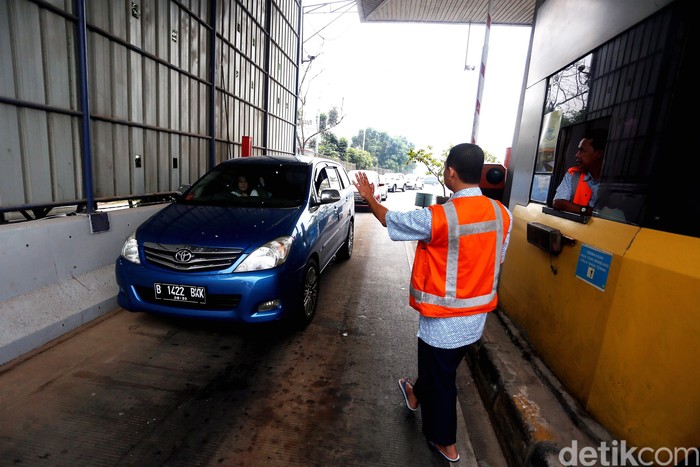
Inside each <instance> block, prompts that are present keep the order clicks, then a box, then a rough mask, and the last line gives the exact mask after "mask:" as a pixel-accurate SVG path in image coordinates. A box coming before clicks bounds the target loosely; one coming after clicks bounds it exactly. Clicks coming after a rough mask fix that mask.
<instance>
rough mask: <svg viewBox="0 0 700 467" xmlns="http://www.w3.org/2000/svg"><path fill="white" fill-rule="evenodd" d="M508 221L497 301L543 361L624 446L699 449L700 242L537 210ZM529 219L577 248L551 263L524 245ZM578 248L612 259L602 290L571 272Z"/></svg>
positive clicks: (520, 209)
mask: <svg viewBox="0 0 700 467" xmlns="http://www.w3.org/2000/svg"><path fill="white" fill-rule="evenodd" d="M513 217H514V225H513V232H512V234H511V242H510V246H509V249H508V253H507V256H506V262H505V264H504V267H503V275H502V277H501V284H500V288H499V298H500V305H501V307H502V308H503V309H504V310H505V312H506V313H507V314H508V316H509V317H510V318H511V319H512V320H513V321H514V322H515V323H516V324H517V325H518V327H519V328H520V329H521V330H522V331H523V332H524V333H525V335H526V336H527V338H528V340H529V341H530V343H531V344H532V345H533V347H534V348H535V349H536V350H537V352H538V353H539V355H540V356H541V357H542V359H543V360H544V361H545V362H546V363H547V364H548V366H549V367H550V368H551V369H552V370H553V371H554V372H555V373H556V374H557V376H558V377H559V378H560V379H561V381H562V382H563V383H564V385H565V386H566V387H567V389H568V390H569V391H570V392H571V394H572V395H574V396H575V397H576V398H577V399H578V400H579V401H580V402H581V403H582V405H584V406H585V407H586V408H587V409H588V410H589V412H590V413H591V414H593V415H594V416H595V417H596V418H597V419H598V420H599V421H600V423H602V424H603V425H604V426H606V428H608V430H610V432H611V433H613V434H614V435H615V436H616V437H618V438H620V439H624V440H626V441H627V443H628V445H633V446H639V447H651V448H659V447H669V448H673V447H697V446H700V370H698V365H699V364H700V362H699V361H698V360H699V359H700V239H697V238H690V237H683V236H679V235H674V234H668V233H664V232H658V231H653V230H648V229H640V228H639V227H635V226H630V225H625V224H621V223H617V222H611V221H606V220H603V219H598V218H593V219H591V220H590V222H589V223H588V224H580V223H577V222H572V221H568V220H565V219H560V218H558V217H555V216H550V215H546V214H543V213H542V206H541V205H537V204H531V205H529V206H527V207H523V206H516V208H515V209H514V211H513ZM528 222H539V223H541V224H545V225H548V226H550V227H553V228H556V229H559V230H560V231H561V232H562V233H563V234H564V235H567V236H569V237H573V238H574V239H576V244H575V245H574V246H564V247H563V251H562V253H561V254H560V255H559V256H553V257H550V255H549V254H548V253H546V252H544V251H542V250H540V249H539V248H537V247H536V246H534V245H531V244H529V243H528V242H527V236H526V227H527V223H528ZM581 244H586V245H588V246H591V247H593V248H596V249H599V250H603V251H606V252H608V253H610V254H612V256H613V259H612V264H611V267H610V271H609V275H608V280H607V285H606V287H605V290H604V291H602V290H599V289H597V288H595V287H593V286H592V285H590V284H589V283H587V282H585V281H583V280H581V279H580V278H578V277H576V275H575V270H576V264H577V262H578V256H579V252H580V250H581ZM552 267H554V268H555V269H556V274H554V272H553V271H552Z"/></svg>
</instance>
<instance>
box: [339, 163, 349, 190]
mask: <svg viewBox="0 0 700 467" xmlns="http://www.w3.org/2000/svg"><path fill="white" fill-rule="evenodd" d="M336 168H337V169H338V174H339V175H340V183H341V185H342V186H343V188H349V187H350V186H351V185H352V182H351V181H350V177H348V173H347V172H346V171H345V169H343V168H342V167H336Z"/></svg>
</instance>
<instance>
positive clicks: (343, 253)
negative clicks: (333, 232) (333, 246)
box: [335, 222, 355, 261]
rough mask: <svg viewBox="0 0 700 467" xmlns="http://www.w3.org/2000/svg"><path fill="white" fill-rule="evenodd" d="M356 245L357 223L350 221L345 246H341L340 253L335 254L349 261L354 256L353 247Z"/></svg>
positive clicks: (342, 259) (340, 258)
mask: <svg viewBox="0 0 700 467" xmlns="http://www.w3.org/2000/svg"><path fill="white" fill-rule="evenodd" d="M354 246H355V224H354V223H353V222H350V226H349V227H348V234H347V235H346V236H345V242H344V243H343V246H341V247H340V250H338V253H337V254H336V255H335V257H336V258H338V259H339V260H341V261H347V260H349V259H350V257H351V256H352V249H353V247H354Z"/></svg>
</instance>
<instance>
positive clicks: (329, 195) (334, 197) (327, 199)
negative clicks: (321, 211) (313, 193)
mask: <svg viewBox="0 0 700 467" xmlns="http://www.w3.org/2000/svg"><path fill="white" fill-rule="evenodd" d="M336 201H340V192H339V191H338V190H336V189H335V188H327V189H325V190H323V191H321V204H329V203H335V202H336Z"/></svg>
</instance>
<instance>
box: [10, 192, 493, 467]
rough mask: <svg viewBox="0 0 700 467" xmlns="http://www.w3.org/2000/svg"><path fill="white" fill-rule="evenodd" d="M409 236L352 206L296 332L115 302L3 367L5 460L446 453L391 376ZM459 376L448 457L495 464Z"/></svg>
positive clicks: (120, 461)
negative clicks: (348, 245)
mask: <svg viewBox="0 0 700 467" xmlns="http://www.w3.org/2000/svg"><path fill="white" fill-rule="evenodd" d="M416 193H417V192H415V191H407V192H405V193H401V192H398V193H390V194H389V198H388V199H387V201H386V203H387V205H388V206H389V207H390V208H398V209H414V207H413V202H414V200H415V196H416ZM413 249H414V245H413V244H412V243H401V242H392V241H391V240H389V238H388V235H387V234H386V231H385V229H384V228H383V227H382V226H381V225H380V224H379V223H378V222H377V221H376V220H375V219H374V218H373V216H372V215H371V214H370V213H368V212H366V211H359V212H358V213H357V218H356V230H355V249H354V253H353V257H352V258H351V259H350V260H349V261H347V262H343V263H338V264H333V265H331V266H330V267H329V268H328V269H327V270H326V271H325V273H324V276H323V278H322V282H321V294H320V301H319V307H318V311H317V315H316V318H315V319H314V321H313V322H312V323H311V325H310V326H309V327H308V328H307V329H306V330H304V331H303V332H296V333H290V332H287V331H286V330H284V329H281V328H279V327H277V326H258V327H244V326H234V325H222V324H212V323H199V322H193V321H183V320H172V319H163V318H157V317H153V316H149V315H146V314H133V313H129V312H127V311H125V310H123V309H116V310H114V311H112V312H110V313H109V314H107V315H105V316H104V317H103V318H101V319H99V320H96V321H94V322H92V323H90V324H89V325H87V326H84V327H82V328H80V329H78V330H76V331H75V332H72V333H70V334H69V335H67V336H65V337H63V338H62V339H60V340H59V341H56V342H52V343H50V344H49V345H47V346H45V347H43V348H42V349H39V351H37V352H34V353H33V354H32V355H31V356H28V357H27V358H24V359H21V360H18V361H14V362H10V363H9V364H6V365H5V366H3V367H0V465H25V466H117V465H118V466H131V465H133V466H160V465H168V466H195V465H196V466H214V465H220V466H258V465H265V466H276V465H280V466H291V465H294V466H296V465H299V466H388V465H418V466H431V465H446V464H447V462H446V461H444V460H443V459H442V458H440V457H439V456H438V455H437V454H436V453H434V452H432V451H430V450H429V449H428V448H427V446H426V443H425V439H424V437H423V435H422V433H421V425H420V423H421V420H420V414H419V413H413V412H409V411H408V410H407V409H406V408H405V407H404V405H403V404H404V401H403V397H402V396H401V393H400V391H399V389H398V384H397V381H398V379H399V378H400V377H402V376H409V377H415V374H416V337H415V333H416V328H417V320H418V315H417V313H416V312H415V311H413V310H412V309H411V308H410V307H409V306H408V290H407V285H408V280H409V276H410V268H411V264H412V259H413ZM37 312H40V310H37ZM459 386H460V403H459V406H458V408H459V410H460V413H461V414H462V415H463V417H460V418H459V420H460V423H459V430H458V437H459V442H458V447H459V450H460V454H461V456H462V461H460V463H459V464H457V465H464V466H466V465H481V466H486V465H488V466H494V467H497V466H501V465H505V462H504V461H503V457H502V456H501V454H500V450H499V449H498V445H497V443H496V441H495V438H494V437H493V433H492V432H490V425H489V422H488V417H487V415H486V413H485V412H484V410H483V407H481V405H480V401H479V398H478V395H477V393H476V391H475V389H474V385H473V384H472V382H471V379H470V375H469V373H468V367H467V366H466V363H465V364H464V365H463V371H462V372H461V373H460V379H459ZM467 427H469V428H467Z"/></svg>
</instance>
